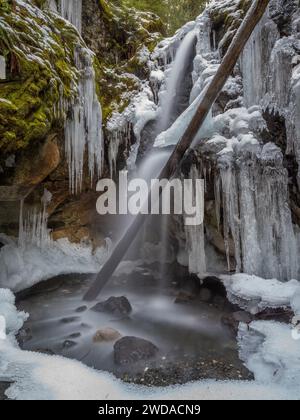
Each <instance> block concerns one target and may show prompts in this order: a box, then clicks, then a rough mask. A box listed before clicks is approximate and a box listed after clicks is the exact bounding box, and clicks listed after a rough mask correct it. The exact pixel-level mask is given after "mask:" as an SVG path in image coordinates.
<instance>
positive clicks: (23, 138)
mask: <svg viewBox="0 0 300 420" xmlns="http://www.w3.org/2000/svg"><path fill="white" fill-rule="evenodd" d="M78 44H82V45H84V41H83V40H82V38H81V37H80V35H79V34H78V32H77V31H76V29H75V28H74V27H73V26H72V25H70V24H68V23H67V22H66V21H65V20H64V19H62V18H60V17H59V16H58V15H56V14H54V13H52V12H50V11H47V10H41V9H39V8H38V7H37V6H35V5H34V4H33V3H27V4H26V5H25V4H24V3H22V2H18V1H15V2H14V5H13V4H12V2H11V1H4V0H0V55H2V56H4V57H5V59H6V63H7V79H6V80H4V81H1V83H0V154H1V155H2V156H3V155H7V154H8V153H15V152H17V151H19V150H24V149H26V148H27V147H28V146H29V145H30V144H32V142H38V141H40V140H43V139H44V138H45V137H46V136H47V135H48V134H49V133H50V132H51V131H55V130H57V128H58V127H62V126H63V123H64V119H65V109H66V106H65V105H66V104H67V103H68V101H71V100H72V99H74V97H75V96H76V95H77V81H78V71H77V69H76V65H75V62H74V51H75V46H76V45H78Z"/></svg>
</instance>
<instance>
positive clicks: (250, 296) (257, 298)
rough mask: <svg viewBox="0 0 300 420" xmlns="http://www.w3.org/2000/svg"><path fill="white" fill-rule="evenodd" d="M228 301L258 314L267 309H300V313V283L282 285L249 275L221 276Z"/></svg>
mask: <svg viewBox="0 0 300 420" xmlns="http://www.w3.org/2000/svg"><path fill="white" fill-rule="evenodd" d="M221 280H222V281H223V283H224V286H225V287H226V290H227V297H228V299H229V300H230V301H231V302H232V303H234V304H237V305H239V306H240V307H241V308H243V309H245V310H247V311H249V312H251V313H253V314H257V313H259V312H261V311H263V310H265V309H267V308H287V307H291V306H292V302H293V306H294V309H295V310H296V309H297V308H296V307H298V310H299V313H300V299H298V300H297V301H296V293H297V296H299V297H300V283H299V281H297V280H291V281H289V282H287V283H282V282H280V281H278V280H276V279H272V280H266V279H262V278H260V277H256V276H250V275H248V274H235V275H234V276H226V275H224V276H221Z"/></svg>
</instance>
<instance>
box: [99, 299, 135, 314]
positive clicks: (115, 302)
mask: <svg viewBox="0 0 300 420" xmlns="http://www.w3.org/2000/svg"><path fill="white" fill-rule="evenodd" d="M92 310H93V311H95V312H106V313H109V314H113V315H117V316H127V315H129V314H130V313H131V311H132V307H131V305H130V302H129V300H128V299H127V298H126V297H125V296H121V297H110V298H109V299H107V300H106V301H105V302H99V303H97V304H96V305H95V306H94V307H93V308H92Z"/></svg>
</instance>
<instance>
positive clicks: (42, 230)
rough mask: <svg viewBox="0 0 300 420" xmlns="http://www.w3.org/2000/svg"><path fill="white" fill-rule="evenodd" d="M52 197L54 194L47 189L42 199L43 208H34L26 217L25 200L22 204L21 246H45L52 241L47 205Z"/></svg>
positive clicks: (20, 223)
mask: <svg viewBox="0 0 300 420" xmlns="http://www.w3.org/2000/svg"><path fill="white" fill-rule="evenodd" d="M51 199H52V194H51V193H50V192H49V191H47V190H45V191H44V195H43V197H42V199H41V203H42V210H41V211H38V210H37V209H34V210H33V211H31V212H29V213H28V214H27V215H26V216H25V217H24V202H23V201H21V204H20V220H19V241H18V243H19V247H21V248H24V247H26V246H28V245H33V246H37V247H39V248H44V247H47V246H49V244H50V243H51V236H50V231H49V229H48V213H47V206H48V204H49V203H50V201H51Z"/></svg>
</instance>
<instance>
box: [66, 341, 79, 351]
mask: <svg viewBox="0 0 300 420" xmlns="http://www.w3.org/2000/svg"><path fill="white" fill-rule="evenodd" d="M75 346H77V343H76V342H75V341H72V340H66V341H64V342H63V348H64V349H71V348H72V347H75Z"/></svg>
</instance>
